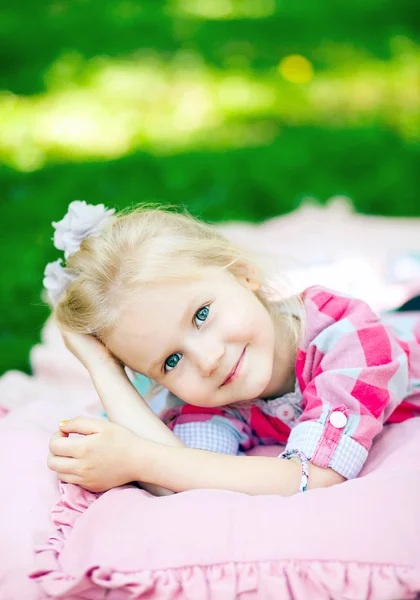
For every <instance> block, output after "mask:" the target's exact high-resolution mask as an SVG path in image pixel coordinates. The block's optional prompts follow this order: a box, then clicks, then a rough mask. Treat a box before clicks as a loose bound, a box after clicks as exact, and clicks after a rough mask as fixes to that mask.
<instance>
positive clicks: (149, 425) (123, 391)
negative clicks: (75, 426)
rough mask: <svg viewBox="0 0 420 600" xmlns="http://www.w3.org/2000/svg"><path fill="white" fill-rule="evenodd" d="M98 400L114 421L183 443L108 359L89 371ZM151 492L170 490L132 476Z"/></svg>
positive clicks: (160, 438) (139, 432)
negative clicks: (107, 361)
mask: <svg viewBox="0 0 420 600" xmlns="http://www.w3.org/2000/svg"><path fill="white" fill-rule="evenodd" d="M89 372H90V376H91V379H92V381H93V384H94V386H95V388H96V391H97V392H98V395H99V397H100V399H101V401H102V404H103V407H104V409H105V412H106V414H107V416H108V419H109V420H110V421H111V422H112V423H115V424H116V425H121V426H122V427H126V428H127V429H130V430H131V431H132V432H133V433H135V434H137V435H138V436H140V437H142V438H144V439H146V440H150V441H152V442H157V443H158V444H165V445H166V446H170V447H174V446H175V447H180V448H183V447H185V444H184V442H182V441H181V440H180V439H179V438H178V437H177V436H176V435H175V434H174V433H172V431H171V430H170V429H169V427H166V425H165V424H164V423H163V422H162V421H161V420H160V419H159V417H158V416H157V415H156V414H155V413H154V412H153V411H152V409H151V408H150V406H149V405H148V404H147V403H146V401H145V400H144V399H143V397H142V396H141V395H140V394H139V393H138V391H137V390H136V389H135V388H134V386H133V385H132V383H131V381H130V380H129V378H128V377H127V374H126V372H125V371H124V369H123V367H122V366H120V365H119V364H118V363H117V362H116V361H114V360H111V361H109V363H105V364H104V365H98V366H96V367H95V368H93V369H92V370H90V371H89ZM135 481H138V483H139V484H140V485H141V486H142V487H143V488H144V489H146V490H147V491H148V492H150V493H151V494H153V495H154V496H167V495H169V494H172V493H173V492H172V491H170V490H169V489H167V488H165V487H164V486H160V485H156V484H153V483H147V482H145V480H141V479H137V478H136V479H135Z"/></svg>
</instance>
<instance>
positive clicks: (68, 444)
mask: <svg viewBox="0 0 420 600" xmlns="http://www.w3.org/2000/svg"><path fill="white" fill-rule="evenodd" d="M59 426H60V430H59V431H57V432H56V433H55V434H54V435H53V436H52V438H51V440H50V446H49V448H50V453H49V455H48V463H47V464H48V467H49V468H50V469H51V470H52V471H56V472H57V473H58V477H59V479H61V481H64V482H66V483H74V484H77V485H80V486H81V487H83V488H85V489H87V490H90V491H92V492H103V491H105V490H109V489H110V488H113V487H118V486H120V485H124V484H125V483H129V482H131V481H134V480H135V479H136V472H137V473H138V465H136V460H137V461H138V454H139V451H140V452H141V448H140V447H141V445H142V444H143V443H147V442H145V441H144V440H142V438H140V437H138V436H136V435H135V434H134V433H132V432H131V431H130V430H129V429H126V428H124V427H120V426H119V425H114V424H113V423H109V422H108V421H102V420H100V419H88V418H86V417H76V418H75V419H70V420H69V421H61V423H60V425H59ZM70 433H78V434H81V435H80V436H79V437H74V436H72V437H69V434H70ZM136 457H137V458H136Z"/></svg>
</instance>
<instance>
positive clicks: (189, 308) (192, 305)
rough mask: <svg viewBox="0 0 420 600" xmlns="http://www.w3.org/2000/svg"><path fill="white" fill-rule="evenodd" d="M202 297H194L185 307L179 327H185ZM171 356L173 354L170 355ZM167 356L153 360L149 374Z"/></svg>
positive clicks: (198, 295)
mask: <svg viewBox="0 0 420 600" xmlns="http://www.w3.org/2000/svg"><path fill="white" fill-rule="evenodd" d="M201 297H202V293H200V294H197V296H194V298H193V299H192V301H191V302H190V303H189V305H188V306H187V308H186V310H185V312H184V314H183V315H182V318H181V322H180V324H181V326H183V325H185V323H186V322H187V321H189V319H190V315H191V313H192V312H194V313H195V312H196V309H195V307H196V306H198V305H199V304H200V302H199V300H200V298H201ZM172 354H173V353H172ZM168 356H170V354H167V353H165V354H164V355H163V356H161V358H159V359H158V360H155V361H154V362H153V363H152V364H151V365H150V366H149V369H148V372H149V373H153V371H154V370H155V369H157V368H158V367H160V365H161V364H162V363H163V362H164V361H165V360H166V358H168Z"/></svg>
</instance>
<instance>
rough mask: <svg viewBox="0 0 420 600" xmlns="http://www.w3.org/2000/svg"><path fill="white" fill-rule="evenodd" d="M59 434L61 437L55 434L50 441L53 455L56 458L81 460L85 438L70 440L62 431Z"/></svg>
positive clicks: (72, 438)
mask: <svg viewBox="0 0 420 600" xmlns="http://www.w3.org/2000/svg"><path fill="white" fill-rule="evenodd" d="M59 434H60V435H57V434H54V435H53V437H52V438H51V439H50V444H49V449H50V452H51V454H54V455H55V456H68V457H72V458H80V457H81V456H82V445H83V443H84V440H85V438H77V437H71V438H70V437H68V435H64V434H63V433H61V431H60V432H59ZM81 442H82V443H81Z"/></svg>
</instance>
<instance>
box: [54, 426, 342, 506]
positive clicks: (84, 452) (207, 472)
mask: <svg viewBox="0 0 420 600" xmlns="http://www.w3.org/2000/svg"><path fill="white" fill-rule="evenodd" d="M71 433H78V434H81V435H79V436H76V437H74V436H69V434H71ZM50 451H51V454H50V456H49V459H48V465H49V467H50V468H51V469H52V470H53V471H57V473H58V474H59V477H60V479H61V480H62V481H65V482H67V483H74V484H77V485H80V486H82V487H84V488H86V489H88V490H91V491H94V492H102V491H105V490H108V489H110V488H112V487H116V486H119V485H123V484H124V483H128V482H130V481H135V480H138V481H147V482H149V483H151V484H153V485H155V486H159V487H160V488H164V489H169V490H172V491H174V492H182V491H185V490H193V489H198V488H215V489H223V490H232V491H236V492H242V493H246V494H279V495H283V496H289V495H291V494H294V493H296V492H297V491H298V489H299V484H300V480H301V472H302V471H301V465H300V461H299V460H297V459H291V460H286V459H282V458H266V457H260V456H232V455H229V454H219V453H216V452H209V451H207V450H195V449H191V448H185V447H184V448H181V447H179V446H167V445H163V444H159V443H156V442H151V441H149V440H145V439H144V438H141V437H138V436H137V435H135V434H133V433H132V432H131V431H128V430H127V429H126V428H123V427H119V426H118V425H115V424H113V423H109V422H106V421H102V420H98V419H87V418H85V417H76V418H75V419H71V420H70V421H68V422H66V423H60V431H59V432H57V433H56V434H55V435H54V436H53V438H52V439H51V442H50ZM69 457H71V458H70V460H69ZM342 481H345V479H344V477H341V475H338V474H337V473H336V472H334V471H333V470H332V469H329V468H327V469H323V468H321V467H317V466H315V465H311V464H310V463H309V482H308V489H311V488H316V487H327V486H330V485H333V484H335V483H340V482H342Z"/></svg>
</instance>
